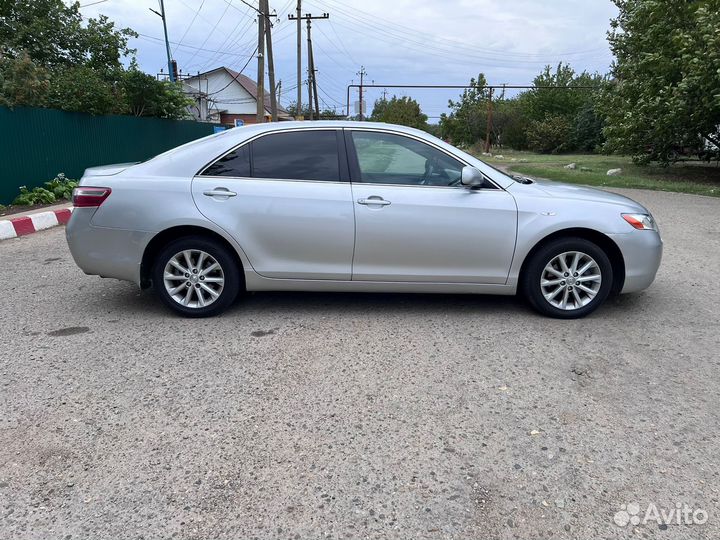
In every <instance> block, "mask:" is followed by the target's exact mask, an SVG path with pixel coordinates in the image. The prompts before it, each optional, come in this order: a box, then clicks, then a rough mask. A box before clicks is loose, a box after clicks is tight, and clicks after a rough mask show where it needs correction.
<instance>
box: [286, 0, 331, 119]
mask: <svg viewBox="0 0 720 540" xmlns="http://www.w3.org/2000/svg"><path fill="white" fill-rule="evenodd" d="M329 18H330V15H329V14H327V13H323V14H322V15H317V16H313V15H312V14H310V13H306V14H305V15H301V14H300V2H298V11H297V15H295V16H293V15H288V19H290V20H291V21H294V20H297V21H298V36H300V21H301V20H303V19H304V20H306V21H307V30H308V38H307V39H308V106H309V107H310V118H311V119H312V118H313V116H314V114H313V112H312V111H313V97H312V95H313V86H314V87H315V109H316V110H318V116H319V114H320V112H319V106H318V96H317V82H316V81H315V65H314V64H315V62H314V59H313V54H312V36H311V33H310V25H311V23H310V21H312V20H314V19H329ZM300 50H301V47H300V38H299V37H298V111H301V110H302V103H300V97H301V96H300V88H301V87H302V82H301V81H302V69H301V66H300ZM301 114H302V113H300V112H298V115H301ZM298 119H299V120H300V119H302V118H298Z"/></svg>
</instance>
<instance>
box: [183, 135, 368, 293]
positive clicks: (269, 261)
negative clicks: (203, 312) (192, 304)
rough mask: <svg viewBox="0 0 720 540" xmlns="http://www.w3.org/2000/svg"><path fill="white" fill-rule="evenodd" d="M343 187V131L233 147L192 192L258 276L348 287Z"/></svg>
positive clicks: (347, 206)
mask: <svg viewBox="0 0 720 540" xmlns="http://www.w3.org/2000/svg"><path fill="white" fill-rule="evenodd" d="M338 143H340V144H338ZM347 180H348V179H347V168H346V158H345V151H344V142H343V141H342V131H341V130H328V129H325V130H316V129H302V130H297V131H288V132H276V133H269V134H267V135H263V136H261V137H259V138H257V139H255V140H253V141H252V142H250V143H246V144H244V145H243V146H240V147H239V148H236V149H235V150H233V151H232V152H230V153H229V154H227V155H225V156H223V157H222V158H220V159H218V160H217V161H216V162H215V163H213V164H212V165H210V166H209V167H207V168H206V169H205V170H204V171H202V173H201V174H200V175H198V176H196V177H195V178H194V179H193V183H192V191H193V197H194V199H195V204H197V207H198V208H199V210H200V212H202V214H203V215H205V217H207V218H208V219H210V220H211V221H213V222H215V223H216V224H217V225H219V226H220V227H222V228H223V229H225V230H226V231H227V232H228V233H229V234H231V235H232V236H233V237H234V238H235V239H236V240H237V242H238V244H240V246H241V247H242V249H243V250H244V251H245V253H246V255H247V257H248V259H249V260H250V264H252V266H253V268H254V270H255V271H256V272H257V273H258V274H260V275H262V276H266V277H271V278H295V279H333V280H349V279H350V272H351V265H352V253H353V242H354V233H355V222H354V215H353V203H352V193H351V188H350V183H349V182H348V181H347Z"/></svg>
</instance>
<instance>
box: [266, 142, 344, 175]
mask: <svg viewBox="0 0 720 540" xmlns="http://www.w3.org/2000/svg"><path fill="white" fill-rule="evenodd" d="M252 176H253V177H254V178H281V179H287V180H326V181H331V182H338V181H340V166H339V158H338V143H337V135H336V133H335V131H334V130H332V131H314V130H313V131H310V130H307V131H294V132H290V133H274V134H271V135H265V136H264V137H260V138H259V139H256V140H254V141H253V142H252Z"/></svg>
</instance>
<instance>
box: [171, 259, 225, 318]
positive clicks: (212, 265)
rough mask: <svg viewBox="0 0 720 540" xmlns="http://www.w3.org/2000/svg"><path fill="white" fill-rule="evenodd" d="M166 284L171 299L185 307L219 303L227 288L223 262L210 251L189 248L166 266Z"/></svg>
mask: <svg viewBox="0 0 720 540" xmlns="http://www.w3.org/2000/svg"><path fill="white" fill-rule="evenodd" d="M163 283H164V285H165V290H166V291H167V293H168V295H169V296H170V298H172V299H173V300H174V301H175V302H177V303H178V304H180V305H182V306H186V307H189V308H204V307H207V306H209V305H210V304H212V303H213V302H215V301H216V300H217V299H218V298H220V295H221V294H222V291H223V288H224V287H225V274H224V272H223V269H222V267H221V266H220V263H218V261H217V260H216V259H215V258H214V257H213V256H212V255H210V254H209V253H207V252H205V251H202V250H199V249H186V250H183V251H180V252H178V253H176V254H175V255H173V256H172V257H171V258H170V260H168V262H167V264H166V265H165V270H164V271H163Z"/></svg>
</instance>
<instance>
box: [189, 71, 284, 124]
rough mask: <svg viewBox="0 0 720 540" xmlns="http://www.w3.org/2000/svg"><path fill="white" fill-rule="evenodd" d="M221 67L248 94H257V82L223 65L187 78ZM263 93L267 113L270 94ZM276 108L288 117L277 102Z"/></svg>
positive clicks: (194, 77)
mask: <svg viewBox="0 0 720 540" xmlns="http://www.w3.org/2000/svg"><path fill="white" fill-rule="evenodd" d="M221 69H223V70H225V71H226V72H227V73H228V75H230V76H231V77H232V78H233V79H235V82H236V83H237V84H239V85H240V86H242V87H243V88H244V89H245V91H246V92H247V93H248V94H250V95H251V96H253V97H255V96H257V91H258V88H257V83H256V82H255V81H253V80H252V79H251V78H250V77H248V76H247V75H243V74H242V73H239V72H237V71H235V70H234V69H230V68H228V67H225V66H221V67H219V68H215V69H211V70H210V71H206V72H204V73H198V74H197V75H193V76H192V77H188V79H198V78H200V77H204V76H206V75H209V74H210V73H215V72H216V71H219V70H221ZM263 93H264V99H263V101H264V104H265V110H266V111H267V112H268V113H269V112H270V111H271V110H272V107H271V106H270V94H268V93H267V92H266V91H264V92H263ZM277 110H278V115H280V116H285V117H288V118H290V114H289V113H288V112H287V110H285V109H284V108H283V107H282V106H281V105H280V104H279V103H278V104H277Z"/></svg>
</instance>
